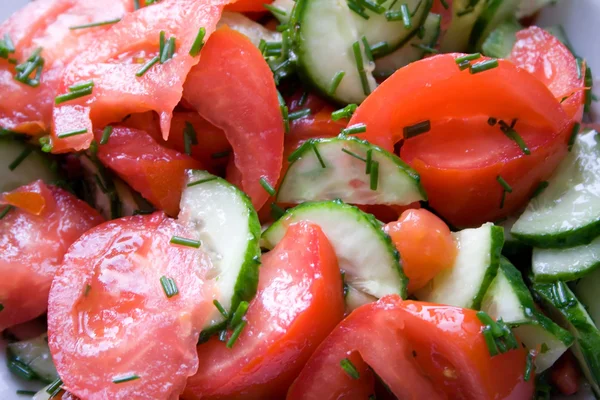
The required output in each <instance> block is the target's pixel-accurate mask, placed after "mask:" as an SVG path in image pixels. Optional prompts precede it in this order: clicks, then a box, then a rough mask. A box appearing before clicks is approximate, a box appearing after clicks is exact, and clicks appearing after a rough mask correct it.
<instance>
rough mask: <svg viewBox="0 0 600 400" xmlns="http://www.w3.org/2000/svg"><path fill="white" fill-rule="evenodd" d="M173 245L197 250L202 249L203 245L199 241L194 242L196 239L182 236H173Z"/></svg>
mask: <svg viewBox="0 0 600 400" xmlns="http://www.w3.org/2000/svg"><path fill="white" fill-rule="evenodd" d="M171 244H177V245H180V246H187V247H193V248H195V249H198V248H200V245H201V244H202V242H200V241H199V240H194V239H187V238H184V237H181V236H173V237H172V238H171Z"/></svg>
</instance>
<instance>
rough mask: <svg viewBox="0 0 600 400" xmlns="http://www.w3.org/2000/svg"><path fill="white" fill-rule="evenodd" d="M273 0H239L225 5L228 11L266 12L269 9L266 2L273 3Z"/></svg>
mask: <svg viewBox="0 0 600 400" xmlns="http://www.w3.org/2000/svg"><path fill="white" fill-rule="evenodd" d="M272 2H273V0H264V1H263V0H238V1H236V2H235V3H233V4H228V5H227V6H226V7H225V10H227V11H233V12H243V13H246V12H249V13H263V14H264V13H265V12H266V11H267V9H266V8H265V7H264V5H265V4H271V3H272Z"/></svg>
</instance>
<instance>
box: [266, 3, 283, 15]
mask: <svg viewBox="0 0 600 400" xmlns="http://www.w3.org/2000/svg"><path fill="white" fill-rule="evenodd" d="M263 7H264V8H266V9H267V10H269V11H270V12H271V13H272V14H278V15H281V16H284V17H285V16H287V12H286V11H285V10H284V9H283V8H281V7H276V6H273V5H271V4H263Z"/></svg>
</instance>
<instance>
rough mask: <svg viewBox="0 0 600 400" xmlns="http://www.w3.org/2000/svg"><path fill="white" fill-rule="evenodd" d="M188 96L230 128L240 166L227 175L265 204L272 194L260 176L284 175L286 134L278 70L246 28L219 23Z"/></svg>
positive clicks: (228, 132) (190, 79)
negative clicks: (240, 29) (241, 30)
mask: <svg viewBox="0 0 600 400" xmlns="http://www.w3.org/2000/svg"><path fill="white" fill-rule="evenodd" d="M183 96H184V99H185V100H186V101H187V102H188V103H189V104H191V105H192V106H193V107H194V108H195V109H196V110H197V111H198V113H200V115H201V116H202V117H204V118H206V120H207V121H209V122H210V123H212V124H213V125H215V126H217V127H219V128H221V129H223V131H225V135H226V136H227V139H228V140H229V143H231V146H232V148H233V153H234V159H235V168H236V169H237V170H238V171H239V174H237V173H236V174H233V175H232V174H231V173H229V175H228V180H229V181H230V182H233V183H234V184H236V185H237V186H239V187H240V188H241V189H242V190H244V192H246V194H248V195H249V196H250V198H251V199H252V204H254V207H255V208H256V209H257V210H258V209H260V207H261V206H262V205H263V204H265V202H266V201H267V199H268V198H269V194H268V193H267V192H266V191H265V189H264V188H263V187H262V186H261V183H260V182H261V179H263V178H264V180H266V181H267V182H268V183H269V184H270V185H272V186H275V185H276V184H277V180H278V179H279V174H280V172H281V165H282V160H283V136H284V131H283V122H282V116H281V111H280V109H279V101H278V99H277V88H276V87H275V82H274V80H273V73H272V72H271V69H270V68H269V66H268V65H267V63H266V61H265V59H264V57H263V56H262V54H261V53H260V51H259V50H258V49H257V48H256V46H254V45H253V44H252V42H251V41H250V40H249V39H248V38H247V37H246V36H244V35H242V34H241V33H239V32H236V31H234V30H232V29H229V28H228V27H227V26H224V27H222V28H219V29H218V30H217V31H216V32H215V33H214V34H213V35H212V36H211V39H210V40H209V41H208V42H207V43H206V46H204V48H203V50H202V58H201V60H200V63H199V64H198V65H197V66H196V67H195V68H194V69H193V70H192V71H191V72H190V75H189V77H188V79H187V81H186V84H185V86H184V94H183ZM233 168H234V167H233V164H232V168H231V169H233ZM236 177H237V178H239V177H241V179H234V178H236Z"/></svg>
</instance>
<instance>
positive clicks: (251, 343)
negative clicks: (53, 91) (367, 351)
mask: <svg viewBox="0 0 600 400" xmlns="http://www.w3.org/2000/svg"><path fill="white" fill-rule="evenodd" d="M343 315H344V298H343V293H342V281H341V277H340V273H339V269H338V265H337V259H336V256H335V253H334V252H333V249H332V247H331V245H330V244H329V241H328V240H327V237H326V236H325V235H324V234H323V232H322V231H321V229H320V228H319V227H318V226H316V225H312V224H309V223H304V222H301V223H298V224H296V225H293V226H291V227H290V229H289V230H288V232H287V234H286V236H285V237H284V239H283V240H282V241H281V242H280V243H279V244H278V245H277V246H276V247H275V249H273V250H272V251H271V252H269V253H267V254H266V255H264V256H263V259H262V266H261V268H260V280H259V285H258V294H257V295H256V298H255V299H254V300H253V301H252V302H251V303H250V307H249V308H248V313H247V314H246V319H247V321H248V325H247V326H246V328H245V329H244V331H243V332H242V334H241V336H240V337H239V338H238V340H237V341H236V342H235V345H234V346H233V348H232V349H228V348H227V347H225V343H223V342H221V341H219V340H218V339H217V338H213V339H212V340H210V341H209V342H208V343H206V344H202V345H200V346H198V358H199V359H200V366H199V368H198V373H197V374H196V375H194V376H193V377H191V378H190V379H189V380H188V385H187V388H186V391H185V393H184V395H183V398H184V399H228V400H233V399H277V398H282V397H283V396H284V395H285V393H286V391H287V389H288V387H289V386H290V384H291V383H292V381H293V380H294V378H295V377H296V376H297V374H298V373H299V372H300V369H301V368H302V366H303V365H304V363H305V362H306V360H307V359H308V357H309V356H310V355H311V354H312V352H313V351H314V349H315V348H316V347H317V346H318V344H319V343H321V341H322V340H323V339H325V337H326V336H327V335H328V334H329V332H331V330H333V328H334V327H335V325H336V324H337V323H338V322H339V321H341V320H342V318H343Z"/></svg>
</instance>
